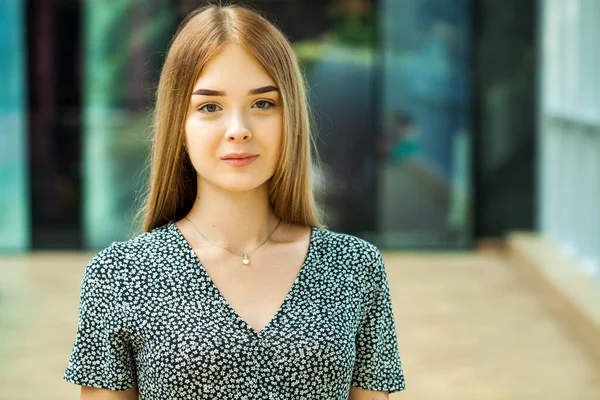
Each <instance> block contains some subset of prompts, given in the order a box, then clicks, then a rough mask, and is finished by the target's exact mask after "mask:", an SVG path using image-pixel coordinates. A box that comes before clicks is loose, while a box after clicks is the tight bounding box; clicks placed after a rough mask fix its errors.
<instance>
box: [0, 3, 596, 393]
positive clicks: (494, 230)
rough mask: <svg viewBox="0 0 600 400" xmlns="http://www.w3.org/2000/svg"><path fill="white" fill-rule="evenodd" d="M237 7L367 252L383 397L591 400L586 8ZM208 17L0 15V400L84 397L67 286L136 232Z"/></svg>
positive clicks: (591, 148)
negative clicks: (273, 34)
mask: <svg viewBox="0 0 600 400" xmlns="http://www.w3.org/2000/svg"><path fill="white" fill-rule="evenodd" d="M243 3H244V4H247V5H249V6H251V7H253V8H255V9H257V10H258V11H260V12H262V13H263V14H264V15H265V16H266V17H267V18H268V19H269V20H271V21H272V22H274V23H275V25H277V26H278V27H279V28H280V29H281V30H282V31H283V32H284V33H285V34H286V35H287V36H288V37H289V38H290V40H291V41H292V43H293V45H294V48H295V50H296V52H297V54H298V56H299V58H300V60H301V62H302V67H303V71H304V73H305V75H306V78H307V81H308V89H309V95H310V101H311V109H312V112H313V113H314V117H315V121H316V126H315V134H316V138H317V146H318V149H319V155H320V158H321V160H322V164H323V171H322V172H323V173H322V175H320V176H319V179H317V180H316V182H315V185H316V188H318V189H320V193H321V195H320V196H319V198H318V202H319V205H320V207H321V208H322V209H323V210H324V212H325V215H326V221H325V222H326V223H327V224H328V226H329V227H330V229H332V230H335V231H339V232H345V233H350V234H354V235H357V236H359V237H362V238H364V239H366V240H369V241H370V242H372V243H374V244H376V245H377V246H379V247H380V248H381V249H382V251H383V252H384V258H385V260H386V266H387V270H388V274H389V279H390V286H391V290H392V298H393V302H394V311H395V314H396V319H397V327H398V336H399V344H400V351H401V354H402V355H403V362H404V367H405V373H406V382H407V391H406V392H403V393H400V394H395V395H393V396H392V398H408V399H538V398H543V399H600V287H599V285H600V283H599V282H600V24H598V21H599V20H600V1H598V0H537V1H536V0H319V1H315V0H253V1H245V2H243ZM204 4H205V2H204V1H198V0H195V1H192V0H110V1H99V0H0V89H2V90H0V209H1V210H3V212H1V213H0V399H11V400H16V399H34V398H35V399H40V398H44V399H66V398H76V397H77V393H78V388H76V387H74V386H73V385H69V384H66V383H63V382H61V378H62V373H63V371H64V368H65V367H66V363H67V361H68V356H69V352H70V350H71V346H72V344H73V339H74V334H75V329H76V324H77V307H78V303H77V301H78V294H79V285H80V282H81V281H80V280H81V274H82V272H83V268H84V267H85V265H86V264H87V261H89V259H90V258H91V257H92V256H93V254H94V253H95V252H97V251H98V250H100V249H102V248H104V247H106V246H108V245H109V244H110V243H112V242H113V241H117V240H127V239H129V238H131V237H132V236H134V235H136V234H138V233H139V230H138V226H137V225H136V224H135V223H134V219H133V217H134V215H135V212H136V211H137V207H139V205H140V200H141V199H140V194H141V192H142V190H143V185H144V183H145V181H146V178H147V173H148V171H147V165H146V164H145V161H146V157H147V155H148V151H149V148H150V147H149V145H150V140H151V136H150V133H151V132H150V125H151V112H152V104H153V96H154V91H155V88H156V85H157V82H158V77H159V73H160V69H161V66H162V63H163V61H164V54H165V51H166V49H167V46H168V44H169V41H170V40H171V38H172V35H173V34H174V32H175V29H176V28H177V26H178V24H179V23H180V21H181V20H182V18H183V17H184V16H185V15H186V14H187V13H189V12H190V11H192V10H193V9H195V8H196V7H198V6H201V5H204ZM72 386H73V387H72Z"/></svg>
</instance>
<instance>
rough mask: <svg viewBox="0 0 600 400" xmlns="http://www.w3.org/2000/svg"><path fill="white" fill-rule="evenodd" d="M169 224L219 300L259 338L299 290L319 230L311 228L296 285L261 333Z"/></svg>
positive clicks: (178, 231) (176, 230)
mask: <svg viewBox="0 0 600 400" xmlns="http://www.w3.org/2000/svg"><path fill="white" fill-rule="evenodd" d="M169 224H170V225H171V227H172V229H173V231H174V233H175V235H176V236H177V237H178V238H179V239H180V240H181V242H182V243H183V246H184V247H185V248H186V251H189V252H190V254H191V256H192V257H193V259H194V261H195V263H196V265H197V266H198V267H199V269H200V271H201V272H202V274H204V276H205V277H206V279H207V280H208V282H209V284H210V286H211V288H212V289H213V290H214V292H215V293H216V295H217V297H218V298H219V301H221V302H222V303H223V304H224V305H225V307H226V308H227V310H228V311H229V313H230V314H232V315H233V316H234V317H235V318H236V320H237V321H238V322H239V323H241V324H243V325H244V327H245V328H246V329H247V330H249V331H250V332H251V333H253V334H255V335H258V336H261V335H262V334H263V333H264V332H265V331H266V330H267V329H269V328H271V326H272V325H273V324H274V323H275V320H276V319H278V318H279V316H280V314H281V313H282V312H283V308H284V306H285V305H286V304H287V303H288V301H289V299H290V298H291V297H292V295H293V294H294V293H295V292H296V291H297V290H298V289H297V286H298V282H300V279H301V278H302V277H303V276H304V270H305V269H306V268H307V264H308V261H309V260H310V259H311V258H312V253H313V248H314V240H315V232H316V230H317V228H316V227H314V226H313V227H311V232H310V239H309V243H308V249H307V251H306V256H305V258H304V261H303V262H302V266H301V267H300V271H298V274H297V275H296V279H294V283H292V287H291V288H290V290H289V291H288V293H287V294H286V296H285V298H284V299H283V302H282V303H281V305H280V306H279V308H278V309H277V311H276V312H275V314H274V315H273V317H271V319H270V320H269V322H267V324H266V325H265V326H264V327H263V328H262V329H261V330H260V331H257V330H255V329H254V328H253V327H252V326H251V325H250V324H249V323H248V322H246V320H244V319H243V318H242V317H241V316H240V315H239V314H238V313H237V312H236V311H235V310H234V309H233V307H232V306H231V304H229V302H228V301H227V299H226V298H225V296H223V294H222V293H221V291H220V290H219V288H218V287H217V285H215V283H214V282H213V280H212V278H211V277H210V275H209V274H208V272H207V271H206V268H205V267H204V265H203V264H202V261H200V258H199V257H198V255H197V254H196V252H195V251H194V249H193V248H192V246H191V245H190V243H189V242H188V240H187V239H186V238H185V236H183V233H182V232H181V231H180V230H179V227H178V226H177V225H176V224H175V221H170V222H169Z"/></svg>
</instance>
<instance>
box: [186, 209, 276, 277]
mask: <svg viewBox="0 0 600 400" xmlns="http://www.w3.org/2000/svg"><path fill="white" fill-rule="evenodd" d="M184 218H185V219H187V220H188V221H189V222H190V224H192V226H193V227H194V228H196V230H197V231H198V233H199V234H200V236H202V237H203V238H204V240H206V241H207V242H208V243H210V244H212V245H213V246H217V247H220V248H222V249H225V250H227V251H228V252H230V253H232V254H235V255H238V256H242V257H243V259H242V262H243V263H244V264H245V265H248V264H250V260H249V259H248V255H249V254H250V253H252V252H253V251H254V250H257V249H258V248H259V247H261V246H262V245H263V244H265V243H267V241H268V240H269V239H270V238H271V236H272V235H273V233H275V231H276V230H277V228H279V224H281V219H279V222H278V223H277V226H276V227H275V229H273V231H271V233H269V236H267V238H266V239H265V241H264V242H262V243H261V244H260V245H258V247H256V248H255V249H253V250H250V251H248V252H246V253H242V254H239V253H236V252H235V251H232V250H230V249H228V248H227V247H225V246H221V245H220V244H216V243H213V242H211V241H210V240H208V239H207V238H206V236H204V235H203V234H202V232H200V229H198V227H197V226H196V224H194V223H193V222H192V221H191V220H190V219H189V218H188V217H187V216H185V217H184Z"/></svg>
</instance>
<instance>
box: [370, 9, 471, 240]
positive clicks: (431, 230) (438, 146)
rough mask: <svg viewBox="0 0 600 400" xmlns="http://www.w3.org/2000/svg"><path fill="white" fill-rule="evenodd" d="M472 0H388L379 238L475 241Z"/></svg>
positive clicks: (384, 34) (384, 18) (384, 12)
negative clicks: (472, 207)
mask: <svg viewBox="0 0 600 400" xmlns="http://www.w3.org/2000/svg"><path fill="white" fill-rule="evenodd" d="M469 5H470V4H469V1H468V0H435V1H433V0H414V1H410V2H398V1H393V0H385V1H383V4H382V5H381V9H380V16H381V18H380V21H381V26H380V31H381V35H382V37H383V41H382V45H383V47H382V49H383V54H382V60H383V80H384V81H383V84H382V85H381V87H382V89H383V92H382V93H381V94H380V95H381V97H382V101H381V102H379V104H381V105H382V110H381V114H380V118H381V126H382V127H383V129H382V131H381V132H380V134H379V136H378V138H377V153H378V174H379V179H378V182H379V187H378V210H379V213H378V216H379V217H378V222H377V228H378V231H379V232H380V234H379V235H378V240H379V244H380V245H382V246H385V247H449V246H450V247H451V246H457V245H458V246H464V245H467V244H468V239H469V236H470V227H469V221H468V218H469V215H468V210H469V193H468V172H469V165H468V159H469V154H468V151H469V141H468V138H469V136H468V132H467V127H468V125H469V101H470V99H469V91H470V88H469V85H468V79H469V75H468V72H469V69H468V63H469V60H468V50H469Z"/></svg>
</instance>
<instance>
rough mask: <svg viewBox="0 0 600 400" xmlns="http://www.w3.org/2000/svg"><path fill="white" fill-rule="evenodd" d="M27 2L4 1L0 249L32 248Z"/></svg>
mask: <svg viewBox="0 0 600 400" xmlns="http://www.w3.org/2000/svg"><path fill="white" fill-rule="evenodd" d="M24 6H25V5H24V3H23V2H22V1H18V0H16V1H3V2H0V54H2V55H3V57H2V61H1V62H0V87H1V88H2V90H0V127H2V128H1V129H0V210H2V212H0V251H11V252H12V251H25V250H27V249H28V248H29V246H30V243H29V194H28V190H27V182H28V177H27V173H28V168H27V150H26V139H25V138H26V134H27V126H26V118H27V110H26V88H25V79H26V69H25V59H24V58H25V57H24V56H25V48H24V45H25V38H24V32H23V29H24V27H25V22H24V19H25V16H24Z"/></svg>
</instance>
